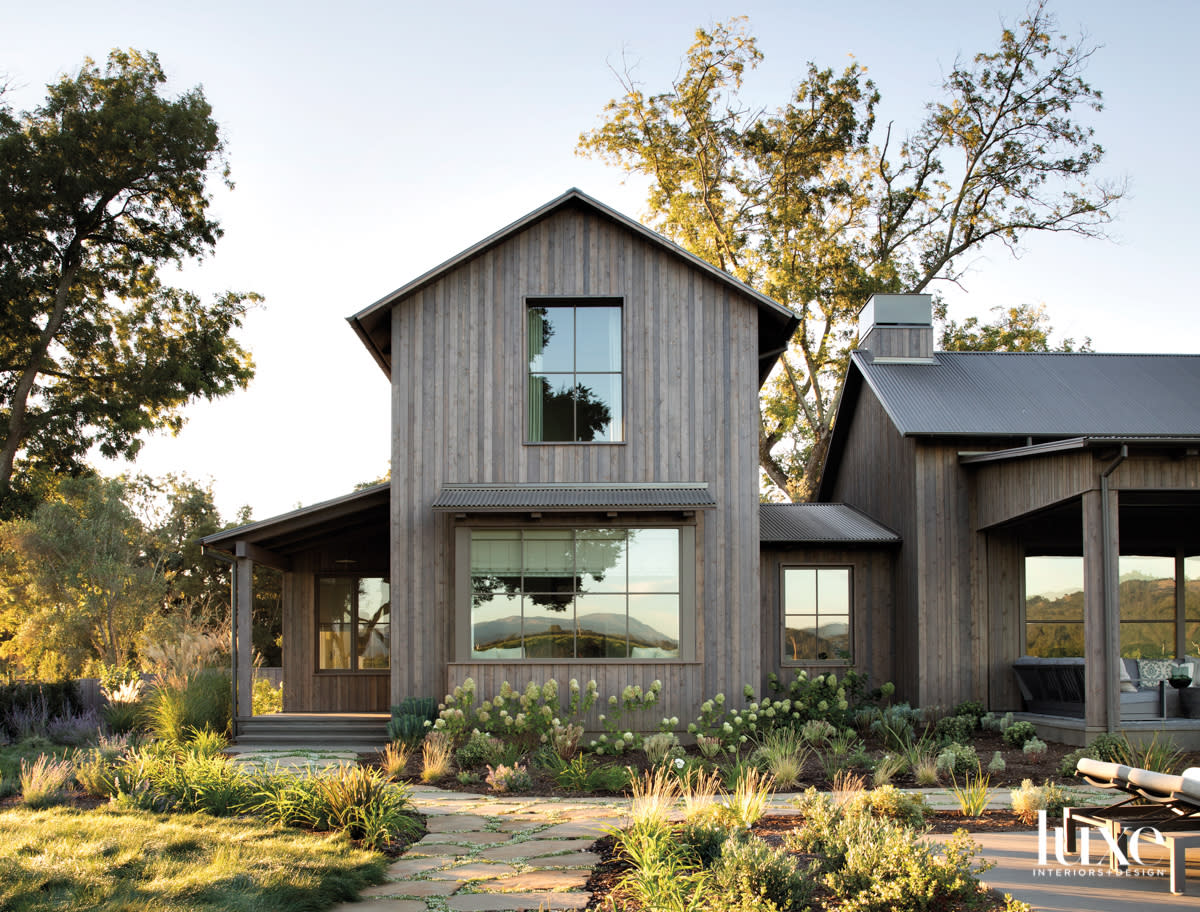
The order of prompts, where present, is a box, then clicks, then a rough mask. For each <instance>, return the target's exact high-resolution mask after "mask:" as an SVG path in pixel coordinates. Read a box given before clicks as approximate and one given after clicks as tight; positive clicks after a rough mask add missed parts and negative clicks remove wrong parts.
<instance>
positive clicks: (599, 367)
mask: <svg viewBox="0 0 1200 912" xmlns="http://www.w3.org/2000/svg"><path fill="white" fill-rule="evenodd" d="M527 344H528V360H529V387H528V404H527V409H528V424H529V427H528V432H529V436H528V439H529V440H530V441H534V442H553V441H562V442H578V443H587V442H611V441H619V440H621V439H622V438H623V434H624V419H623V416H622V413H621V308H620V306H619V305H614V304H595V303H588V304H576V303H570V302H566V301H564V302H562V303H554V304H549V303H539V304H535V305H531V306H530V308H529V311H528V320H527Z"/></svg>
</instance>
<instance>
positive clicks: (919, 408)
mask: <svg viewBox="0 0 1200 912" xmlns="http://www.w3.org/2000/svg"><path fill="white" fill-rule="evenodd" d="M935 361H936V363H933V364H903V363H895V362H887V361H882V360H880V361H872V360H871V358H870V356H869V355H867V354H864V353H863V352H855V353H854V364H855V366H856V367H857V368H858V369H859V370H860V371H862V374H863V377H864V379H865V380H866V382H867V383H868V384H869V385H870V386H871V388H872V389H873V390H874V391H875V394H876V396H878V397H879V400H880V402H881V403H882V404H883V407H884V408H885V409H886V410H887V413H888V414H889V415H890V416H891V418H892V421H893V422H894V423H895V425H896V428H897V429H898V430H899V431H900V432H901V433H902V434H906V435H913V434H938V435H980V436H991V435H997V434H1004V435H1020V436H1033V437H1096V436H1114V437H1137V436H1150V437H1177V436H1191V435H1195V436H1197V437H1200V355H1113V354H1098V353H1092V352H1086V353H1050V352H938V353H937V354H936V355H935Z"/></svg>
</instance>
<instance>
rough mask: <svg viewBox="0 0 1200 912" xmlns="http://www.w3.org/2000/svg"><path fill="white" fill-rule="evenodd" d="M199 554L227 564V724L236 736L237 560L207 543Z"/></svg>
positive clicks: (201, 547)
mask: <svg viewBox="0 0 1200 912" xmlns="http://www.w3.org/2000/svg"><path fill="white" fill-rule="evenodd" d="M200 554H201V555H203V556H205V557H215V558H216V559H217V560H219V561H223V562H224V563H226V564H229V661H230V678H231V681H230V687H231V690H232V697H233V702H232V703H230V704H229V705H230V712H229V726H230V734H231V735H232V736H233V737H234V738H236V737H237V736H238V721H237V705H238V703H237V698H238V692H237V688H238V649H237V609H238V604H237V591H238V590H237V561H236V560H234V558H233V555H231V554H226V553H225V552H224V551H215V550H211V551H210V550H209V548H208V546H207V545H201V546H200Z"/></svg>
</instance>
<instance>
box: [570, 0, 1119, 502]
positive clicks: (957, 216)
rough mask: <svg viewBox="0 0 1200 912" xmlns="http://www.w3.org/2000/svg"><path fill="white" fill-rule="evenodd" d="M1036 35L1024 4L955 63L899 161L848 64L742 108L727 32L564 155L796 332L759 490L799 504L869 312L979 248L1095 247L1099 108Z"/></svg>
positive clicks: (1100, 188)
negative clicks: (612, 170)
mask: <svg viewBox="0 0 1200 912" xmlns="http://www.w3.org/2000/svg"><path fill="white" fill-rule="evenodd" d="M1053 29H1054V21H1053V18H1052V17H1051V16H1050V15H1049V13H1048V12H1047V11H1046V9H1045V6H1044V4H1042V3H1038V4H1035V5H1034V6H1033V7H1031V8H1030V10H1029V12H1028V14H1027V16H1026V18H1025V19H1024V20H1023V21H1022V22H1021V23H1020V25H1019V26H1018V27H1017V28H1015V29H1009V28H1005V29H1004V30H1003V31H1002V33H1001V36H1000V44H999V47H998V49H997V50H995V51H991V52H985V53H980V54H977V55H975V57H974V58H972V59H971V60H970V61H969V62H966V63H964V62H962V61H959V62H957V63H956V64H955V66H954V68H953V70H952V71H951V72H950V74H949V75H948V76H947V77H946V79H945V81H944V84H943V87H942V88H943V93H944V94H943V98H942V99H940V100H937V101H934V102H931V103H930V104H929V105H928V106H927V114H926V117H925V119H924V121H923V122H922V123H921V124H920V125H919V126H918V128H917V129H916V130H915V131H913V132H911V133H910V134H909V135H908V136H907V138H906V139H904V140H903V141H902V142H900V143H899V144H898V145H897V144H896V143H895V142H894V141H893V137H892V128H891V125H888V126H887V127H886V128H885V129H884V130H883V135H882V136H881V137H877V136H876V134H877V131H876V128H875V127H876V125H875V107H876V104H877V103H878V101H879V93H878V92H877V91H876V88H875V86H874V84H873V83H872V82H871V81H870V80H868V79H867V78H866V75H865V73H866V70H865V69H864V68H863V67H861V66H859V65H858V64H853V65H851V66H849V67H847V68H846V69H845V70H844V71H842V72H841V73H835V72H834V71H833V70H830V69H819V68H818V67H817V66H816V65H814V64H809V66H808V70H807V73H806V75H805V76H804V78H803V79H802V80H801V81H800V83H799V85H798V86H797V88H796V90H795V93H794V94H793V96H792V97H791V99H790V100H789V101H788V102H787V103H786V104H785V105H784V106H783V107H781V108H780V109H778V110H777V111H775V112H773V113H767V112H766V110H765V109H763V108H758V107H751V106H748V105H746V104H745V103H743V102H742V100H741V98H740V90H741V87H742V77H743V74H744V73H745V71H746V69H747V68H753V67H755V66H756V65H757V64H758V63H759V61H761V59H762V54H761V53H760V52H759V50H758V48H757V45H756V41H755V39H754V37H753V36H751V35H748V34H747V33H746V30H745V25H744V22H743V21H742V20H737V19H735V20H732V21H730V22H729V23H726V24H722V25H718V26H716V27H714V28H712V29H711V30H708V31H706V30H703V29H701V30H698V31H697V32H696V41H695V43H694V44H693V45H692V47H691V48H690V49H689V51H688V54H687V57H686V58H685V61H684V64H683V66H682V69H681V75H680V76H679V77H678V78H677V79H676V80H675V81H674V82H673V83H672V84H671V86H670V87H669V88H668V89H667V91H665V92H662V93H660V94H657V95H647V94H645V93H644V92H643V91H642V89H641V87H640V86H639V85H638V84H637V83H636V82H634V80H633V79H632V77H631V76H630V75H629V72H628V71H626V72H625V73H623V74H620V75H619V76H618V78H619V79H620V81H621V84H622V86H623V88H624V90H625V94H624V96H623V97H621V98H619V99H614V100H612V101H610V102H609V103H608V105H607V106H606V108H605V111H604V115H603V119H602V123H601V125H600V126H599V127H597V128H596V129H594V130H592V131H590V132H588V133H585V134H583V135H582V136H581V137H580V140H579V152H580V153H581V154H585V155H596V156H599V157H601V158H603V159H605V160H607V161H610V162H612V163H614V164H617V165H620V166H621V167H623V168H624V169H625V170H626V171H627V172H630V173H636V174H641V175H644V176H646V177H648V178H649V179H650V190H649V199H648V204H649V217H650V220H651V222H652V223H653V225H654V227H656V228H657V229H658V230H660V231H662V232H663V233H664V234H666V235H667V236H669V237H671V238H672V239H673V240H675V241H677V242H678V243H679V244H681V245H682V246H683V247H685V248H686V249H688V250H689V251H691V252H692V253H695V254H696V255H698V256H700V257H703V258H705V259H707V260H708V261H709V262H711V263H713V264H715V265H717V266H719V267H720V268H722V269H724V270H726V271H728V272H730V273H732V274H733V275H735V276H736V277H737V278H739V279H741V280H743V281H745V282H747V283H748V284H750V285H751V286H753V287H755V288H757V289H758V290H759V291H762V292H763V293H764V294H766V295H768V296H770V297H771V298H774V299H775V300H776V301H779V302H780V303H782V304H784V305H786V306H787V307H790V308H791V309H792V310H794V311H795V312H796V314H797V316H798V317H799V318H800V326H799V329H798V330H797V332H796V335H795V336H794V338H793V339H792V343H791V346H790V348H789V350H788V351H787V352H786V353H785V354H784V356H783V357H782V358H781V363H780V368H779V370H778V371H777V372H776V373H775V374H774V375H773V376H772V378H771V379H770V380H769V381H768V383H767V385H766V387H765V388H764V393H763V398H762V426H761V433H760V437H759V460H760V464H761V466H762V469H763V471H764V473H765V474H766V477H767V479H768V480H769V482H770V483H772V484H774V485H776V486H778V487H779V488H780V489H781V490H783V491H784V492H786V493H787V494H788V495H789V496H791V497H792V498H794V499H805V498H806V497H808V496H810V495H811V493H812V491H813V490H814V488H815V483H816V480H817V475H818V473H819V472H820V469H821V466H822V464H823V462H824V456H825V452H826V449H827V447H828V444H829V441H830V439H831V433H832V426H833V418H834V414H835V412H836V403H837V398H836V397H837V391H838V390H839V389H840V386H841V380H842V377H843V376H844V373H845V369H846V364H847V360H848V358H849V353H850V351H851V350H852V349H853V348H854V346H855V344H856V342H857V327H856V322H855V321H856V317H857V313H858V310H859V309H860V308H861V307H862V305H863V304H864V303H865V302H866V300H867V298H868V297H869V296H870V295H871V294H873V293H876V292H921V291H925V290H926V289H930V286H931V285H933V284H934V283H937V282H955V281H958V280H959V279H960V278H961V276H962V274H963V270H964V268H965V267H964V266H963V262H964V258H965V256H966V255H967V254H969V253H972V252H976V251H978V250H979V249H980V248H981V247H982V246H983V245H985V244H988V243H990V242H993V241H998V242H1000V243H1002V244H1005V245H1007V246H1008V247H1009V248H1010V249H1014V250H1015V249H1017V247H1018V245H1019V244H1020V243H1021V242H1022V240H1023V239H1024V238H1025V237H1026V236H1028V235H1029V234H1030V233H1034V232H1044V231H1051V232H1070V233H1074V234H1078V235H1083V236H1085V237H1102V236H1103V235H1104V227H1105V225H1106V224H1107V223H1108V221H1109V220H1110V218H1111V214H1112V211H1113V208H1114V206H1115V204H1116V203H1117V201H1118V200H1119V199H1120V198H1121V196H1122V193H1123V188H1122V187H1121V186H1119V185H1110V184H1105V183H1102V182H1098V181H1096V180H1094V179H1093V172H1094V171H1095V169H1096V166H1097V165H1098V163H1099V162H1100V160H1101V157H1102V154H1103V150H1102V149H1101V147H1100V146H1099V145H1098V144H1097V143H1095V142H1094V140H1093V133H1092V130H1091V128H1089V127H1087V126H1085V125H1084V124H1083V123H1082V122H1080V121H1079V120H1078V119H1077V115H1076V113H1075V112H1077V111H1079V110H1081V109H1082V110H1089V109H1090V110H1096V111H1098V110H1100V107H1101V105H1100V98H1101V96H1100V93H1099V92H1098V91H1096V90H1094V89H1093V88H1092V87H1091V86H1089V85H1088V84H1087V83H1086V82H1084V81H1083V79H1082V76H1081V74H1082V72H1083V70H1084V68H1085V67H1086V64H1087V61H1088V59H1089V57H1090V56H1091V54H1092V53H1093V50H1094V49H1093V48H1091V47H1087V46H1085V45H1082V44H1072V43H1070V42H1068V41H1067V40H1066V39H1065V38H1064V37H1062V36H1055V35H1053V34H1052V33H1053ZM873 139H874V140H877V141H873ZM935 297H937V296H936V293H935ZM939 304H940V298H939ZM975 326H976V324H972V328H974V327H975ZM967 335H968V336H969V331H968V334H967Z"/></svg>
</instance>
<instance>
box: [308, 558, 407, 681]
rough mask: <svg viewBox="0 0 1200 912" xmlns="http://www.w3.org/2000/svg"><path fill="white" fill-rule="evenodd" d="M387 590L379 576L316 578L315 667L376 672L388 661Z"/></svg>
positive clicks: (389, 627) (384, 581)
mask: <svg viewBox="0 0 1200 912" xmlns="http://www.w3.org/2000/svg"><path fill="white" fill-rule="evenodd" d="M390 657H391V592H390V588H389V586H388V581H387V580H385V579H380V578H379V577H365V576H322V577H320V578H319V579H318V581H317V668H318V669H320V670H321V671H379V670H384V669H386V668H387V667H388V665H389V664H390Z"/></svg>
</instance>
